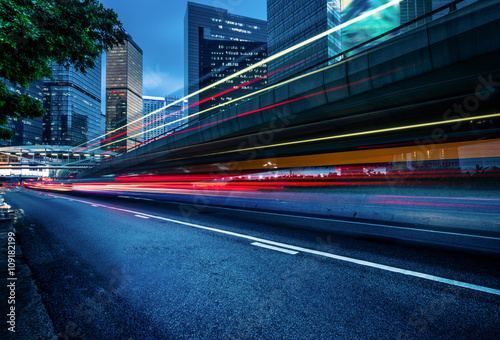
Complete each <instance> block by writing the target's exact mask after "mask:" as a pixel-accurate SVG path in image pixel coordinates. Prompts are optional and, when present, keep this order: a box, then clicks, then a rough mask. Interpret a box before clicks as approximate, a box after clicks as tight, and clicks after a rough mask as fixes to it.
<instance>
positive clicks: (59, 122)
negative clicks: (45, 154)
mask: <svg viewBox="0 0 500 340" xmlns="http://www.w3.org/2000/svg"><path fill="white" fill-rule="evenodd" d="M52 74H53V77H54V81H51V80H46V81H45V82H44V85H43V90H44V108H45V109H46V114H45V116H44V118H43V142H44V143H45V144H50V145H73V146H77V145H85V144H87V142H89V141H91V140H93V139H95V138H97V137H99V136H101V135H102V134H103V133H104V126H103V125H102V116H101V57H99V58H97V59H96V62H95V67H94V68H93V69H89V70H86V74H83V73H81V72H79V71H77V70H76V69H75V68H73V67H70V68H69V69H66V68H65V67H64V66H61V65H58V64H52Z"/></svg>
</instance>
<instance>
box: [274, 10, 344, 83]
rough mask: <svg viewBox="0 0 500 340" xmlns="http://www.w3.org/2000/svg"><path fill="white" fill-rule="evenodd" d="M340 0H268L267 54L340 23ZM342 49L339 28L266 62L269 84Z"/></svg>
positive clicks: (279, 50) (284, 48) (290, 45)
mask: <svg viewBox="0 0 500 340" xmlns="http://www.w3.org/2000/svg"><path fill="white" fill-rule="evenodd" d="M340 8H341V4H340V0H295V1H288V0H268V1H267V20H268V39H267V45H268V55H269V56H270V57H271V56H273V55H275V54H276V53H278V52H281V51H283V50H286V49H287V48H289V47H292V46H294V45H296V44H298V43H300V42H302V41H304V40H307V39H309V38H312V37H314V36H316V35H318V34H320V33H323V32H324V31H326V30H328V29H330V28H332V27H335V26H337V25H339V24H340V21H341V17H340ZM341 50H342V46H341V35H340V31H339V32H335V33H333V34H330V35H329V36H328V37H324V38H321V39H318V40H317V41H315V42H313V43H311V44H308V45H306V46H304V47H302V48H300V49H297V50H295V51H294V52H291V53H289V54H287V55H285V56H283V57H281V58H279V59H277V60H274V61H271V62H269V65H268V71H269V73H270V76H269V83H270V84H274V83H277V82H279V81H280V80H282V79H285V78H287V77H289V76H290V75H292V74H294V73H296V72H299V71H301V70H304V69H306V68H309V67H311V66H312V65H315V64H317V63H320V62H321V61H324V60H326V59H328V58H330V57H332V56H334V55H336V54H338V53H340V52H341Z"/></svg>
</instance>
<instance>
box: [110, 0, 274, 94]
mask: <svg viewBox="0 0 500 340" xmlns="http://www.w3.org/2000/svg"><path fill="white" fill-rule="evenodd" d="M100 2H101V3H102V4H103V5H104V7H106V8H112V9H113V10H114V11H115V12H116V13H118V18H119V20H120V21H121V22H122V23H123V26H124V28H125V29H126V30H127V32H128V33H129V34H130V35H131V36H132V38H133V39H134V41H135V42H136V43H137V44H138V45H139V46H140V47H141V48H142V50H143V58H144V59H143V61H144V74H143V79H144V84H143V95H147V96H165V95H167V94H172V93H174V92H175V94H178V95H183V91H182V88H183V87H184V14H185V12H186V5H187V0H139V1H138V0H100ZM193 2H197V3H200V4H204V5H209V6H214V7H221V8H225V9H227V10H228V11H229V13H233V14H238V15H243V16H248V17H253V18H257V19H262V20H266V0H194V1H193Z"/></svg>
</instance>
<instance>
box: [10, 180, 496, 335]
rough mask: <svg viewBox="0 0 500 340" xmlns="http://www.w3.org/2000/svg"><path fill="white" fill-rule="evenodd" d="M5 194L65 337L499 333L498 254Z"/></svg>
mask: <svg viewBox="0 0 500 340" xmlns="http://www.w3.org/2000/svg"><path fill="white" fill-rule="evenodd" d="M5 200H6V202H7V203H8V204H10V205H11V206H12V208H13V209H22V210H23V214H20V215H19V216H20V217H19V219H18V221H17V224H16V233H17V235H18V237H19V243H20V245H21V247H22V249H23V253H24V256H25V259H26V262H27V263H28V265H29V266H30V268H31V271H32V273H33V276H34V278H35V281H36V285H37V286H38V288H39V290H40V293H41V295H42V300H43V302H44V304H45V305H46V308H47V310H48V313H49V315H50V318H51V320H52V323H53V326H54V329H55V332H56V333H58V334H59V338H61V339H64V338H67V339H80V338H81V339H498V337H499V336H500V280H499V278H500V272H499V271H498V268H499V266H498V263H499V258H498V256H496V255H488V254H485V253H478V254H475V253H471V252H460V251H457V250H443V249H437V248H435V247H433V248H431V247H422V246H417V245H414V244H410V243H402V242H388V241H386V240H381V239H372V238H368V237H359V236H357V237H356V236H349V235H345V234H342V235H341V234H334V233H332V234H328V233H320V232H314V231H310V230H302V229H300V228H290V227H289V226H290V225H295V226H300V223H302V222H301V221H300V220H296V219H295V218H294V217H290V216H280V215H277V214H256V213H251V212H242V211H239V210H231V209H219V208H217V209H216V208H207V207H204V209H201V210H199V209H196V208H195V207H193V206H190V205H185V204H168V203H164V202H163V203H162V202H155V201H148V200H140V199H114V198H95V197H85V196H83V197H82V196H68V195H64V194H62V193H48V192H37V191H31V190H24V189H13V190H10V191H7V192H6V193H5ZM18 211H19V210H18ZM311 223H322V222H321V221H319V220H317V221H313V222H311ZM272 247H274V248H272ZM271 248H272V249H271ZM19 284H22V282H21V283H19ZM19 327H20V330H22V325H19ZM17 336H20V337H23V336H26V337H24V338H26V339H30V337H29V335H23V334H22V333H18V334H17ZM53 338H54V339H55V338H56V337H55V336H54V337H53Z"/></svg>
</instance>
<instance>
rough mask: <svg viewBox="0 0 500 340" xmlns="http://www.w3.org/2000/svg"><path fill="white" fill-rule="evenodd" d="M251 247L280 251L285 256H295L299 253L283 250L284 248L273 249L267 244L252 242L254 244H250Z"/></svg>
mask: <svg viewBox="0 0 500 340" xmlns="http://www.w3.org/2000/svg"><path fill="white" fill-rule="evenodd" d="M252 245H254V246H257V247H262V248H267V249H272V250H277V251H281V252H283V253H287V254H291V255H295V254H298V253H299V252H298V251H293V250H288V249H284V248H279V247H274V246H271V245H269V244H264V243H259V242H254V243H252Z"/></svg>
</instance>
